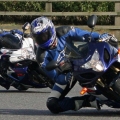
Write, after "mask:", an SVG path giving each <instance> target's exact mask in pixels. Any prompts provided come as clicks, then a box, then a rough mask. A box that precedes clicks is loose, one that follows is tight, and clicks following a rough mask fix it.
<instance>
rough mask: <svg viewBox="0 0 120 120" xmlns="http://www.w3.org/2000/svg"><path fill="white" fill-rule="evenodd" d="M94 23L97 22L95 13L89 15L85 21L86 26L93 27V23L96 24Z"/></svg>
mask: <svg viewBox="0 0 120 120" xmlns="http://www.w3.org/2000/svg"><path fill="white" fill-rule="evenodd" d="M96 23H97V16H96V15H91V16H90V17H89V18H88V21H87V25H88V27H90V28H94V27H95V25H96Z"/></svg>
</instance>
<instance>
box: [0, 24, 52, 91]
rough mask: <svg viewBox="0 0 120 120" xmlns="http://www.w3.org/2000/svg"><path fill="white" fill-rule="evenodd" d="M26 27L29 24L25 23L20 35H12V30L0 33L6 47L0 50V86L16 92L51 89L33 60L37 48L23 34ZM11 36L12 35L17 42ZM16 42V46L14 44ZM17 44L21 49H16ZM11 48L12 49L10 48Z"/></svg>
mask: <svg viewBox="0 0 120 120" xmlns="http://www.w3.org/2000/svg"><path fill="white" fill-rule="evenodd" d="M28 26H29V23H25V25H24V26H23V32H22V33H21V35H20V34H18V33H16V32H15V33H13V32H14V30H12V31H10V32H9V31H1V33H0V39H1V40H3V43H4V44H5V45H6V44H7V45H6V46H7V47H1V48H0V75H1V77H0V84H1V86H3V87H5V88H6V89H9V88H10V86H13V87H15V88H16V89H18V90H27V89H29V88H46V87H50V88H52V86H53V81H52V80H51V79H50V78H49V77H47V76H46V74H45V73H44V72H43V71H42V69H40V67H39V64H38V63H37V61H36V60H35V59H36V54H35V52H36V47H37V46H36V45H35V43H34V41H33V39H32V38H31V37H30V35H29V34H26V33H25V31H26V30H27V28H26V27H28ZM11 32H12V33H11ZM8 33H9V34H8ZM11 34H14V36H16V38H19V40H18V39H16V38H15V37H13V36H12V35H11ZM12 37H13V39H12ZM16 42H17V44H15V43H16ZM19 43H22V44H21V47H17V45H18V46H19ZM1 44H2V42H1ZM1 44H0V45H1ZM14 44H15V45H14ZM12 46H14V47H13V48H12ZM18 48H19V49H18Z"/></svg>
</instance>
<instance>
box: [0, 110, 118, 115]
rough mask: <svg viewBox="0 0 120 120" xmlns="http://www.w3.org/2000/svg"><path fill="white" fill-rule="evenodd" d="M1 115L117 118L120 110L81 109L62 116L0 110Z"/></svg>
mask: <svg viewBox="0 0 120 120" xmlns="http://www.w3.org/2000/svg"><path fill="white" fill-rule="evenodd" d="M0 115H27V116H62V115H64V116H92V117H99V116H100V117H101V116H103V117H106V116H108V117H115V116H120V110H118V109H117V110H115V109H103V110H101V111H97V110H95V109H83V110H82V109H81V110H79V111H77V112H74V111H68V112H64V113H60V114H52V113H51V112H50V111H49V110H35V109H0Z"/></svg>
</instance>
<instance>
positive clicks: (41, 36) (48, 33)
mask: <svg viewBox="0 0 120 120" xmlns="http://www.w3.org/2000/svg"><path fill="white" fill-rule="evenodd" d="M33 37H34V39H35V41H36V42H37V44H39V45H40V44H44V43H45V42H47V41H48V40H49V39H50V38H51V37H52V29H51V28H50V27H48V28H47V29H45V30H43V31H42V32H40V33H38V34H34V35H33Z"/></svg>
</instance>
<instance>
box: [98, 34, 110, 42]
mask: <svg viewBox="0 0 120 120" xmlns="http://www.w3.org/2000/svg"><path fill="white" fill-rule="evenodd" d="M111 37H112V35H110V34H108V33H103V34H101V35H100V40H101V41H109V39H110V38H111Z"/></svg>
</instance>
